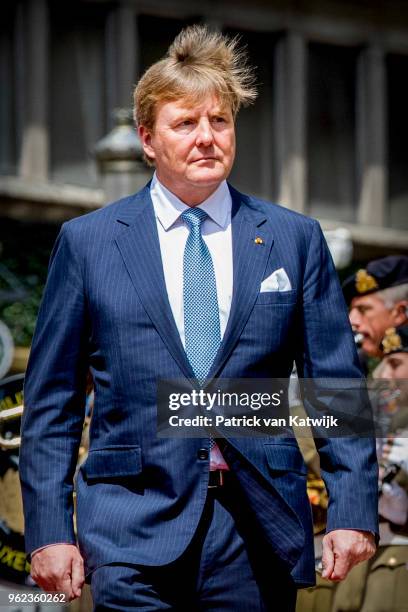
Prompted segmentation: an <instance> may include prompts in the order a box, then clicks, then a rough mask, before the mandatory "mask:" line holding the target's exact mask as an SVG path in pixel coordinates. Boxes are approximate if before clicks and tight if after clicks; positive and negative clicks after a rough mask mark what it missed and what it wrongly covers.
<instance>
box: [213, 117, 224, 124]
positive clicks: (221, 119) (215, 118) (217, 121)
mask: <svg viewBox="0 0 408 612" xmlns="http://www.w3.org/2000/svg"><path fill="white" fill-rule="evenodd" d="M213 121H214V123H225V118H224V117H214V118H213Z"/></svg>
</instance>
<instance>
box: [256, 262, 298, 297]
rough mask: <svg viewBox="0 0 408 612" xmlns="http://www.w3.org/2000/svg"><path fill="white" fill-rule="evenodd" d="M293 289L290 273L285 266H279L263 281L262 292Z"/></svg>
mask: <svg viewBox="0 0 408 612" xmlns="http://www.w3.org/2000/svg"><path fill="white" fill-rule="evenodd" d="M291 289H292V285H291V284H290V280H289V278H288V275H287V274H286V272H285V270H284V269H283V268H279V270H275V272H272V274H270V275H269V276H268V278H265V279H264V280H263V281H262V283H261V288H260V293H265V291H290V290H291Z"/></svg>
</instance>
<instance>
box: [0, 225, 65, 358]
mask: <svg viewBox="0 0 408 612" xmlns="http://www.w3.org/2000/svg"><path fill="white" fill-rule="evenodd" d="M0 228H1V230H0V244H1V250H0V264H1V269H0V293H1V295H2V299H0V319H1V320H2V321H3V322H4V323H5V324H6V325H7V326H8V327H9V329H10V331H11V334H12V336H13V339H14V342H15V344H16V345H17V346H26V347H28V346H30V344H31V340H32V336H33V333H34V328H35V324H36V320H37V315H38V309H39V306H40V302H41V297H42V293H43V290H44V285H45V281H46V277H47V269H48V262H49V257H50V253H51V249H52V246H53V243H54V241H55V238H56V235H57V233H58V227H56V226H54V225H45V224H39V223H35V224H34V223H27V222H19V221H11V220H9V219H1V220H0ZM1 271H3V275H2V274H1ZM4 276H5V278H4Z"/></svg>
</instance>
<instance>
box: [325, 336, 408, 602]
mask: <svg viewBox="0 0 408 612" xmlns="http://www.w3.org/2000/svg"><path fill="white" fill-rule="evenodd" d="M382 345H383V352H384V354H385V355H390V354H393V353H398V352H405V353H406V352H408V327H407V326H405V327H404V328H400V329H398V328H397V329H395V328H391V329H389V330H387V332H386V335H385V337H384V339H383V342H382ZM391 402H392V404H393V405H392V408H391V410H390V412H389V429H388V433H389V434H390V435H394V434H396V435H397V436H398V434H399V435H400V436H401V435H404V438H400V439H402V440H403V441H404V447H405V448H408V445H407V442H408V440H407V439H406V437H405V436H408V405H407V403H406V397H405V398H404V397H403V403H402V405H398V401H395V399H394V398H392V399H391ZM383 408H384V409H386V406H385V404H383ZM395 441H396V442H397V441H398V438H396V440H395ZM389 457H391V455H389ZM389 457H381V456H380V457H379V461H380V464H381V463H383V465H384V466H385V468H390V467H394V466H392V462H390V460H389ZM406 460H407V463H403V464H402V465H404V466H406V465H407V464H408V455H407V457H406ZM395 467H396V468H397V469H396V470H395V472H393V471H392V470H388V474H389V475H390V477H389V478H388V482H387V485H388V486H389V487H390V488H391V487H395V490H396V492H397V495H396V496H395V499H396V501H397V504H396V505H395V507H393V506H392V499H393V498H392V497H390V498H389V500H386V501H385V502H384V503H382V502H383V501H384V497H383V498H381V497H380V503H379V510H380V545H379V548H378V550H377V552H376V554H375V556H374V557H373V558H372V559H370V560H369V561H365V562H364V563H361V564H359V565H357V566H356V567H354V568H353V569H352V570H351V571H350V573H349V575H348V576H347V578H346V579H345V580H344V581H343V582H341V583H339V584H338V585H337V586H336V589H335V592H334V594H333V599H332V602H331V607H330V608H326V609H327V610H330V612H408V472H407V471H406V470H405V469H404V468H403V467H401V466H395ZM385 473H386V474H387V470H386V472H385ZM394 474H395V475H394ZM385 478H387V476H385ZM382 488H384V483H382ZM391 491H392V489H391ZM383 495H384V493H383ZM398 495H399V498H397V496H398ZM382 513H383V514H384V515H385V516H381V514H382ZM394 517H395V518H394ZM393 520H397V521H398V523H399V524H396V523H394V522H393ZM323 610H324V608H322V609H321V612H323Z"/></svg>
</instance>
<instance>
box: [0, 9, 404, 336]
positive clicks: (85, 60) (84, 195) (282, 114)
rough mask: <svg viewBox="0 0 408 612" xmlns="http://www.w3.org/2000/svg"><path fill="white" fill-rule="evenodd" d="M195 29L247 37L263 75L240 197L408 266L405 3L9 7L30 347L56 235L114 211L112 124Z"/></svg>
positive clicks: (15, 308) (0, 145) (6, 99)
mask: <svg viewBox="0 0 408 612" xmlns="http://www.w3.org/2000/svg"><path fill="white" fill-rule="evenodd" d="M197 22H206V23H208V24H209V25H211V26H212V27H214V28H218V29H219V30H222V31H224V32H228V33H230V34H240V35H241V37H242V41H243V42H244V43H245V44H246V45H247V49H248V53H249V55H250V59H251V62H252V64H253V65H254V66H255V67H256V72H257V76H258V82H259V85H260V87H259V90H260V94H259V99H258V101H257V102H256V104H255V106H254V107H252V108H249V109H244V110H243V111H242V112H241V113H240V115H239V117H238V123H237V137H238V155H237V160H236V163H235V168H234V170H233V173H232V176H231V180H232V182H233V184H235V186H237V187H238V188H239V189H241V190H243V191H246V192H250V193H252V194H254V195H257V196H260V197H264V198H267V199H268V200H273V201H276V202H279V203H280V204H283V205H284V206H287V207H289V208H292V209H295V210H297V211H300V212H303V213H305V214H308V215H312V216H314V217H316V218H318V219H319V221H320V222H321V224H322V226H323V228H324V229H326V230H330V229H331V230H333V229H335V228H338V227H342V228H345V229H346V230H348V231H349V235H350V236H351V238H352V242H353V248H354V264H355V265H357V263H358V262H364V261H366V260H368V259H369V258H372V257H376V256H382V255H385V254H391V253H401V252H408V214H407V211H408V147H407V141H408V114H407V110H406V109H407V108H408V84H407V83H408V2H406V1H405V0H251V2H248V1H245V0H188V1H187V0H121V1H119V0H117V1H107V0H106V1H105V0H69V1H65V2H64V1H63V0H12V1H10V0H3V3H2V20H1V25H0V28H1V35H0V74H1V90H0V243H1V244H2V249H3V252H2V255H1V260H2V263H3V264H4V265H6V266H7V269H8V271H9V272H10V271H11V273H12V274H15V276H16V277H17V278H18V279H19V281H20V282H23V284H24V286H25V287H26V288H27V290H28V291H29V296H31V298H28V299H27V298H26V299H25V300H14V301H12V300H11V301H9V302H4V303H3V304H2V305H0V306H1V308H0V319H3V320H4V321H5V322H6V323H7V324H8V325H9V327H11V328H12V332H13V336H14V338H15V341H16V343H17V344H20V345H28V344H29V341H30V337H31V333H32V329H33V325H34V322H35V314H36V312H37V308H38V301H39V296H40V295H41V291H42V284H43V282H44V278H45V273H46V265H47V262H48V257H49V252H50V248H51V246H52V243H53V241H54V239H55V236H56V234H57V232H58V228H59V225H60V224H61V222H63V221H64V220H66V219H68V218H70V217H73V216H76V215H79V214H82V213H84V212H87V211H90V210H93V209H95V208H97V207H99V206H102V205H104V204H105V203H106V202H107V201H109V199H110V196H111V193H110V192H109V190H107V189H106V181H105V179H104V177H103V175H102V174H101V172H100V171H99V170H100V168H101V167H100V166H98V163H97V160H96V158H95V153H94V152H95V146H96V145H97V143H100V141H101V139H103V138H105V137H106V136H107V135H108V134H109V133H110V132H111V130H112V129H113V128H114V126H115V118H114V115H113V111H114V109H117V108H122V109H129V108H131V105H132V99H131V92H132V88H133V86H134V84H135V83H136V82H137V80H138V78H139V76H140V75H141V74H142V72H143V71H144V70H145V69H146V67H148V66H149V65H150V64H151V63H152V62H153V61H155V60H157V59H158V58H160V57H161V56H162V55H163V54H164V52H165V51H166V49H167V47H168V45H169V43H170V42H171V40H172V39H173V38H174V36H175V35H176V34H177V33H178V32H179V31H180V29H181V28H182V27H183V26H185V25H186V24H191V23H197ZM124 122H125V123H126V121H124ZM122 123H123V115H122ZM125 128H126V126H125ZM128 130H129V126H128ZM128 136H129V134H128ZM104 142H106V141H104ZM102 157H103V155H102ZM108 157H109V156H108ZM136 161H137V160H133V162H136ZM105 162H108V163H106V164H105V166H104V168H105V171H106V167H107V166H109V159H108V158H107V156H106V155H105ZM122 166H123V164H122ZM98 168H99V170H98ZM127 168H128V170H129V168H130V169H131V168H133V170H134V169H135V168H136V170H135V174H138V175H140V176H139V180H140V181H145V180H146V170H143V168H142V165H141V164H140V163H139V162H137V163H136V165H135V164H133V166H132V164H130V165H128V166H127ZM147 176H148V175H147ZM105 178H106V177H105ZM9 285H10V278H9V279H8V280H7V281H5V280H4V279H2V276H1V272H0V289H1V288H5V286H7V287H9ZM30 299H31V302H30ZM16 322H18V324H16Z"/></svg>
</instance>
